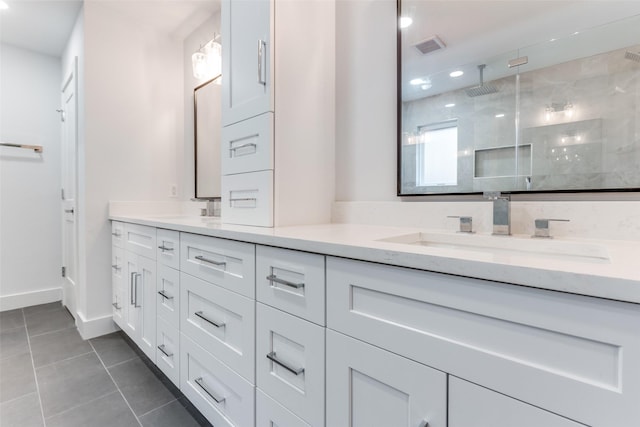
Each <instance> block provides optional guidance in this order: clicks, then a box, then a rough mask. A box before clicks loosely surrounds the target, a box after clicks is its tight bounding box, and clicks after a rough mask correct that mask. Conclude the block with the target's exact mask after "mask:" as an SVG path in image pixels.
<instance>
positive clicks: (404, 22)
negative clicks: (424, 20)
mask: <svg viewBox="0 0 640 427" xmlns="http://www.w3.org/2000/svg"><path fill="white" fill-rule="evenodd" d="M411 24H413V19H411V17H409V16H401V17H400V23H399V25H400V28H407V27H408V26H410V25H411Z"/></svg>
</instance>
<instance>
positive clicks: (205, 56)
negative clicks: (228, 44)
mask: <svg viewBox="0 0 640 427" xmlns="http://www.w3.org/2000/svg"><path fill="white" fill-rule="evenodd" d="M0 1H2V0H0ZM219 39H220V36H219V35H217V34H214V36H213V39H211V40H209V41H208V42H206V43H205V44H204V45H202V46H200V49H198V50H197V51H196V52H195V53H194V54H193V55H191V66H192V68H193V76H194V77H195V78H196V79H199V80H204V79H207V80H208V79H212V78H214V77H216V76H218V75H220V74H222V45H221V44H220V42H218V41H217V40H219Z"/></svg>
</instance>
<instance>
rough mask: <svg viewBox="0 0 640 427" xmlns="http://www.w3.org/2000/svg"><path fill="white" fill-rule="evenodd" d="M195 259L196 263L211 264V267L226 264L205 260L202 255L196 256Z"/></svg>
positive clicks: (224, 263)
mask: <svg viewBox="0 0 640 427" xmlns="http://www.w3.org/2000/svg"><path fill="white" fill-rule="evenodd" d="M196 259H197V260H198V261H202V262H206V263H208V264H213V265H226V264H227V263H226V262H225V261H214V260H212V259H207V258H205V257H203V256H202V255H198V256H196Z"/></svg>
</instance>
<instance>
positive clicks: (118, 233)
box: [111, 221, 124, 248]
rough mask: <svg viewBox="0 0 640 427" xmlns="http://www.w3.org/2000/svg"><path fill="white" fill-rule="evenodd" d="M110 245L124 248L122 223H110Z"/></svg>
mask: <svg viewBox="0 0 640 427" xmlns="http://www.w3.org/2000/svg"><path fill="white" fill-rule="evenodd" d="M111 244H112V245H113V246H116V247H118V248H124V223H122V222H120V221H111Z"/></svg>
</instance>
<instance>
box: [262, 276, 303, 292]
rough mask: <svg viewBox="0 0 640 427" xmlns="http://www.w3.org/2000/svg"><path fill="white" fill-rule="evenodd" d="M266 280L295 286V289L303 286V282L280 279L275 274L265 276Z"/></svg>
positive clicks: (291, 286)
mask: <svg viewBox="0 0 640 427" xmlns="http://www.w3.org/2000/svg"><path fill="white" fill-rule="evenodd" d="M267 280H268V281H270V282H275V283H280V284H281V285H285V286H289V287H290V288H296V289H300V288H304V283H293V282H290V281H288V280H284V279H281V278H279V277H278V276H276V275H275V274H271V275H269V276H267ZM272 286H273V285H272Z"/></svg>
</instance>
